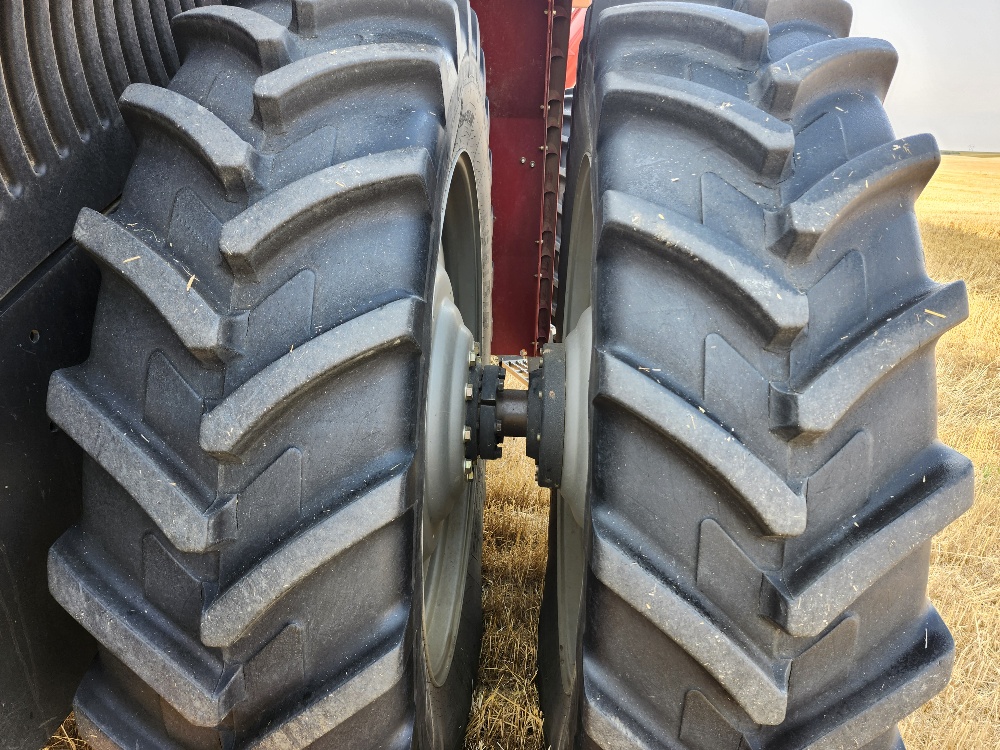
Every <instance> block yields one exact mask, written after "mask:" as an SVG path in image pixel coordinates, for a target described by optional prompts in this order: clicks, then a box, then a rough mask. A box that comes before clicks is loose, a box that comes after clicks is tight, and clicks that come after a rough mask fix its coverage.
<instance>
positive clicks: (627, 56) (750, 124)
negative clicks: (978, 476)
mask: <svg viewBox="0 0 1000 750" xmlns="http://www.w3.org/2000/svg"><path fill="white" fill-rule="evenodd" d="M712 6H725V7H710V6H709V5H704V4H694V3H690V4H685V3H667V2H632V3H617V2H613V1H610V0H605V1H604V2H597V3H595V6H594V8H593V9H592V11H591V18H590V19H589V25H588V30H587V35H586V37H585V40H584V52H583V53H582V54H581V58H580V59H581V76H580V86H579V89H578V96H577V101H576V107H575V112H574V115H575V117H574V123H573V140H572V144H571V160H570V166H569V186H568V189H567V193H566V195H567V222H566V231H567V234H568V237H567V240H566V242H565V243H564V244H563V251H564V252H563V257H564V258H565V259H566V263H567V264H569V265H570V266H571V265H572V264H573V263H583V264H584V266H581V267H583V268H586V267H587V266H586V264H588V263H589V264H592V266H591V267H592V274H576V275H574V273H573V271H572V268H569V267H567V266H564V267H563V269H562V270H561V272H560V278H561V279H564V280H568V283H570V284H572V283H573V282H572V280H573V279H574V278H584V279H588V278H592V281H593V286H592V289H590V288H588V289H587V293H592V296H591V297H590V298H589V299H590V302H591V304H592V307H591V308H590V309H591V310H592V322H593V331H594V341H593V348H592V363H591V381H590V383H591V385H590V399H589V414H590V428H589V429H590V433H589V435H590V448H589V460H590V474H589V484H588V489H587V492H586V495H587V502H586V507H585V509H584V510H583V514H584V519H583V523H584V525H583V527H582V528H583V529H584V530H585V531H584V532H583V538H584V542H582V543H581V548H582V550H583V554H584V555H585V557H584V559H585V560H586V561H587V562H586V570H585V571H584V570H583V569H582V567H583V566H581V570H580V571H579V574H580V575H581V576H585V577H584V578H583V579H582V580H583V581H584V584H583V585H584V594H583V604H582V608H580V609H579V610H573V611H575V612H578V615H579V618H580V619H579V623H580V627H579V630H578V632H579V633H581V634H582V636H581V637H580V638H578V639H577V640H576V641H575V642H562V643H560V642H559V634H560V631H559V628H558V624H557V621H556V620H557V618H556V613H557V612H558V607H559V598H558V594H559V593H561V592H556V591H555V590H554V586H553V582H554V581H556V580H557V578H558V576H557V570H558V563H559V560H558V559H557V558H558V555H557V554H556V552H557V548H556V545H555V539H556V531H555V530H554V531H553V532H552V538H553V546H552V547H551V548H550V555H549V559H550V569H549V571H548V578H547V583H548V586H547V589H546V595H545V596H546V599H545V602H544V604H543V612H542V618H541V626H540V631H541V637H540V645H539V649H540V656H539V659H540V667H539V669H540V674H539V680H540V691H541V698H542V708H543V712H544V714H545V717H546V730H547V736H548V742H549V743H550V744H551V746H552V747H553V748H556V749H557V750H559V749H561V748H569V747H574V748H598V747H599V748H606V749H609V748H688V749H690V750H737V748H740V749H742V748H759V749H764V748H767V749H768V750H772V749H777V748H781V749H783V750H785V749H789V750H790V749H791V748H796V749H802V748H813V749H818V748H867V750H890V749H892V750H898V749H899V748H902V746H903V744H902V740H901V739H900V735H899V732H898V730H897V729H896V724H897V722H898V721H899V720H900V719H902V718H903V717H904V716H906V715H907V714H908V713H910V712H911V711H913V710H914V709H916V708H917V707H918V706H920V705H921V704H922V703H924V702H925V701H927V700H928V699H930V698H931V697H932V696H933V695H935V694H936V693H937V692H938V691H940V690H941V689H942V688H943V687H944V686H945V684H946V683H947V681H948V678H949V675H950V671H951V666H952V662H953V658H954V644H953V641H952V639H951V636H950V634H949V633H948V630H947V628H946V627H945V625H944V624H943V623H942V621H941V619H940V618H939V616H938V615H937V613H936V612H935V610H934V609H933V607H931V606H930V604H929V603H928V601H927V597H926V593H925V592H926V583H927V573H928V564H929V555H930V542H931V538H932V536H933V535H934V534H936V533H937V532H939V531H941V530H942V529H943V528H944V527H945V526H946V525H947V524H948V523H950V522H951V521H953V520H954V519H956V518H957V517H958V516H959V515H961V513H963V512H964V511H965V510H966V509H967V508H968V507H969V506H970V504H971V502H972V483H973V479H972V468H971V465H970V463H969V462H968V460H967V459H965V458H964V457H962V456H960V455H958V454H956V453H955V452H953V451H951V450H950V449H948V448H946V447H944V446H943V445H941V444H940V443H939V442H937V439H936V414H935V413H936V397H935V368H934V343H935V342H936V340H937V339H938V337H939V336H940V335H941V334H943V333H944V332H945V331H947V330H948V329H950V328H951V327H952V326H954V325H957V324H958V323H959V322H961V321H962V320H963V319H964V318H965V317H967V315H968V303H967V299H966V292H965V287H964V285H963V284H962V283H955V284H950V285H947V286H943V285H939V284H935V283H934V282H932V281H931V280H930V279H929V278H928V277H927V275H926V272H925V270H924V262H923V253H922V249H921V243H920V237H919V232H918V228H917V223H916V221H915V218H914V213H913V203H914V201H915V199H916V197H917V196H918V195H919V193H920V191H921V190H922V189H923V187H924V186H925V184H926V183H927V181H928V180H929V179H930V178H931V176H932V175H933V173H934V171H935V169H936V167H937V164H938V162H939V153H938V150H937V146H936V144H935V143H934V140H933V138H931V137H930V136H918V137H915V138H910V139H901V140H896V139H895V136H894V134H893V131H892V128H891V126H890V124H889V122H888V120H887V119H886V116H885V113H884V111H883V108H882V104H881V100H882V98H883V97H884V95H885V92H886V90H887V89H888V87H889V83H890V80H891V77H892V75H893V72H894V70H895V67H896V54H895V51H894V50H893V49H892V48H891V47H890V46H889V45H887V44H885V43H883V42H880V41H876V40H871V39H847V38H844V37H846V36H847V34H848V32H849V28H850V21H851V10H850V7H849V6H848V5H847V4H846V3H844V2H842V0H823V1H812V0H810V1H806V0H771V1H770V2H767V0H730V1H723V2H718V3H713V4H712ZM588 167H589V169H588ZM588 175H589V177H588ZM587 179H589V180H590V182H589V187H590V189H591V190H592V195H593V196H594V200H593V203H592V205H591V204H589V203H588V202H587V201H586V199H585V196H586V193H587V191H586V190H585V189H584V187H585V186H586V185H585V181H586V180H587ZM574 215H575V216H576V217H577V218H576V221H574ZM581 216H582V217H583V218H580V217H581ZM591 216H593V220H594V237H595V241H594V242H593V243H585V242H583V241H582V240H580V239H577V238H574V237H573V236H572V231H573V228H574V227H580V226H586V225H587V223H588V222H589V218H590V217H591ZM577 231H578V233H579V232H580V230H579V229H577ZM582 234H583V233H581V236H582ZM567 294H569V295H573V290H572V289H570V290H568V291H567ZM581 294H583V292H581ZM581 299H586V294H583V296H582V297H581ZM581 307H582V305H581ZM567 323H569V324H570V325H572V324H573V321H572V320H569V321H567ZM557 502H564V499H563V498H562V497H561V496H560V497H559V498H558V499H557ZM556 507H557V508H558V507H559V506H558V505H557V506H556ZM557 518H558V513H557V512H556V510H554V511H553V519H554V520H555V519H557ZM558 572H559V573H560V574H564V573H566V571H565V570H562V571H558ZM574 654H576V657H577V658H576V659H575V660H574V659H573V655H574ZM564 664H569V665H573V668H572V669H570V670H569V674H570V676H569V677H568V678H567V679H563V677H562V669H561V667H562V666H563V665H564Z"/></svg>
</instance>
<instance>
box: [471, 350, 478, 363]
mask: <svg viewBox="0 0 1000 750" xmlns="http://www.w3.org/2000/svg"><path fill="white" fill-rule="evenodd" d="M477 359H478V357H476V353H475V352H469V364H470V365H475V364H476V360H477Z"/></svg>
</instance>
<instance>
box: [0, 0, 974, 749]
mask: <svg viewBox="0 0 1000 750" xmlns="http://www.w3.org/2000/svg"><path fill="white" fill-rule="evenodd" d="M851 18H852V11H851V8H850V6H849V5H848V3H846V2H844V0H711V1H707V0H703V1H701V2H697V1H690V2H665V1H662V0H594V3H593V6H592V7H590V8H589V10H588V11H586V12H584V11H583V10H582V9H578V8H576V9H575V8H573V7H572V3H571V0H506V1H505V2H500V1H499V0H492V1H491V0H231V1H227V2H218V1H217V0H6V2H5V3H4V7H3V9H2V10H0V81H2V84H3V85H2V86H0V253H2V259H3V263H2V265H0V283H2V284H3V290H2V294H0V298H2V301H0V311H2V317H0V323H2V326H0V346H2V348H0V352H2V358H0V373H2V374H0V376H2V378H3V383H4V388H3V390H2V393H3V395H2V398H3V407H4V408H3V409H2V410H0V431H2V435H3V446H4V448H3V450H4V457H3V461H2V464H0V467H2V468H0V472H2V480H3V481H2V486H3V490H2V493H3V494H2V495H0V497H2V502H0V514H2V515H0V518H2V521H3V523H2V525H0V558H2V561H0V562H2V564H0V605H2V615H3V617H2V618H0V623H2V625H0V656H2V664H3V667H2V669H0V727H2V728H3V731H2V734H0V747H3V748H8V749H10V750H14V749H16V750H35V749H37V748H38V747H40V746H41V745H42V744H43V743H44V741H45V738H46V737H48V736H49V735H50V734H51V732H52V731H53V730H54V729H55V727H56V726H58V724H59V722H60V721H61V720H62V719H63V718H64V717H65V716H66V715H67V714H68V713H69V711H70V710H71V708H72V710H73V711H75V715H76V721H77V724H78V726H79V728H80V731H81V735H82V736H83V738H84V739H85V740H86V741H87V742H88V743H89V744H90V746H91V747H92V748H93V749H94V750H125V749H126V748H128V749H134V748H141V749H142V750H147V749H156V750H167V749H170V750H180V749H185V750H187V749H190V750H209V749H211V750H243V749H246V750H251V749H252V750H302V749H304V748H317V749H318V748H336V749H337V750H363V749H367V748H392V749H399V750H402V749H403V748H421V749H422V750H456V749H457V748H460V747H462V745H463V736H464V730H465V723H466V719H467V716H468V713H469V707H470V703H471V695H472V688H473V682H474V679H475V675H476V669H477V664H478V659H479V654H480V640H481V637H482V605H481V601H482V600H481V596H482V581H481V570H480V568H481V565H480V551H481V545H482V533H483V532H482V529H483V523H482V513H483V497H484V473H483V467H484V462H485V461H488V460H490V459H494V458H497V457H498V456H500V455H501V451H502V448H503V442H504V438H506V437H524V438H526V440H525V445H526V450H527V452H528V454H529V455H530V456H532V457H533V458H534V459H535V460H536V463H537V472H538V473H537V479H538V483H539V484H540V485H541V486H543V487H546V488H549V489H550V490H551V498H552V501H551V512H550V525H549V535H550V543H549V556H548V568H547V571H546V581H545V593H544V600H543V602H542V607H541V615H540V622H539V643H538V678H537V679H538V685H539V694H540V696H541V708H542V711H543V713H544V720H545V744H546V747H551V748H554V749H555V750H568V749H570V748H580V749H590V748H593V749H596V748H603V749H604V750H612V749H616V750H617V749H624V748H648V749H649V750H653V749H657V750H660V749H663V750H665V749H667V748H670V749H675V750H681V749H683V750H741V749H745V750H751V749H752V750H778V749H779V748H780V749H782V750H793V749H795V750H804V749H805V748H810V749H812V750H819V749H820V748H826V749H831V750H832V749H839V748H851V749H852V750H854V749H858V748H864V749H865V750H902V748H903V742H902V739H901V737H900V734H899V731H898V730H897V723H898V722H899V721H900V720H901V719H903V718H904V717H905V716H906V715H907V714H909V713H910V712H912V711H914V710H915V709H917V708H918V707H919V706H921V705H922V704H923V703H925V702H926V701H928V700H929V699H930V698H931V697H932V696H934V695H935V694H936V693H937V692H939V691H940V690H942V689H943V688H944V686H945V685H946V684H947V681H948V679H949V675H950V672H951V668H952V663H953V660H954V644H953V641H952V638H951V636H950V634H949V632H948V629H947V628H946V626H945V625H944V623H943V622H942V620H941V618H940V617H939V616H938V614H937V612H936V611H935V609H934V608H933V607H932V606H931V605H930V604H929V603H928V600H927V596H926V585H927V574H928V566H929V556H930V542H931V538H932V537H933V535H935V534H936V533H938V532H940V531H941V530H942V529H943V528H944V527H945V526H946V525H947V524H948V523H950V522H951V521H953V520H954V519H956V518H957V517H958V516H959V515H960V514H961V513H963V512H964V511H965V510H966V509H967V508H968V507H969V506H970V504H971V502H972V481H973V479H972V477H973V474H972V468H971V465H970V463H969V461H968V460H967V459H965V458H964V457H963V456H961V455H959V454H957V453H955V452H954V451H952V450H950V449H948V448H946V447H945V446H943V445H942V444H941V443H940V442H938V441H937V439H936V418H935V411H936V396H935V369H934V345H935V342H936V341H937V340H938V338H939V337H940V336H941V335H942V334H943V333H945V332H946V331H947V330H949V329H950V328H951V327H953V326H955V325H957V324H958V323H960V322H961V321H962V320H963V319H964V318H965V317H967V315H968V303H967V299H966V291H965V287H964V285H963V284H961V283H954V284H949V285H942V284H937V283H935V282H933V281H931V280H930V279H929V278H928V276H927V274H926V272H925V268H924V261H923V254H922V249H921V241H920V236H919V232H918V228H917V224H916V221H915V218H914V210H913V206H914V201H915V200H916V198H917V196H918V195H919V194H920V192H921V190H922V189H923V187H924V186H925V185H926V183H927V182H928V181H929V180H930V178H931V176H932V175H933V174H934V171H935V169H936V167H937V165H938V162H939V159H940V156H939V151H938V148H937V145H936V143H935V141H934V139H933V138H932V137H931V136H927V135H920V136H915V137H909V138H899V137H897V135H896V134H895V133H894V131H893V129H892V126H891V124H890V123H889V121H888V119H887V117H886V114H885V111H884V109H883V105H882V101H883V99H884V97H885V95H886V92H887V90H888V88H889V85H890V82H891V80H892V76H893V73H894V70H895V67H896V63H897V55H896V52H895V51H894V50H893V48H892V47H891V46H890V45H889V44H888V43H885V42H882V41H879V40H874V39H863V38H852V37H850V35H849V32H850V26H851ZM567 88H570V89H571V91H570V94H571V95H567V93H566V90H567ZM510 357H514V358H519V357H524V358H527V360H528V366H527V370H528V372H527V376H526V381H527V389H526V390H524V389H518V388H515V387H513V385H512V383H511V382H510V381H509V380H508V378H507V376H506V369H505V366H504V365H505V363H506V362H507V360H508V359H509V358H510ZM508 450H510V447H509V445H508Z"/></svg>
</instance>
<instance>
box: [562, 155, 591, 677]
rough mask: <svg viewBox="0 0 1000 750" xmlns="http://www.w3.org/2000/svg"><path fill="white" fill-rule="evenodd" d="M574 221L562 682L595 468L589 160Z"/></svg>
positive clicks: (577, 610) (573, 651)
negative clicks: (592, 467) (592, 464)
mask: <svg viewBox="0 0 1000 750" xmlns="http://www.w3.org/2000/svg"><path fill="white" fill-rule="evenodd" d="M577 186H578V187H577V192H576V196H575V200H574V211H573V223H572V225H571V227H570V236H569V247H568V249H567V252H568V262H567V274H566V276H567V278H566V295H565V298H564V300H563V305H564V307H565V312H564V317H563V320H564V321H565V325H566V329H565V331H564V336H563V340H564V341H565V343H566V434H565V441H564V449H563V477H564V479H563V482H562V486H561V487H560V489H559V491H558V493H557V495H556V503H557V505H556V513H555V520H556V556H557V564H556V578H557V582H556V601H557V619H558V626H559V644H560V648H559V657H560V658H559V661H560V666H561V671H562V681H563V685H564V686H566V687H567V688H570V687H571V686H572V685H573V684H574V683H575V681H576V674H577V648H578V640H579V636H580V615H581V612H582V609H583V593H584V582H585V580H586V570H587V563H586V549H585V543H586V535H585V533H584V530H585V528H586V526H585V524H586V504H587V485H588V477H589V468H590V415H589V402H590V363H591V351H592V349H593V308H592V306H591V305H592V298H593V288H592V287H593V281H592V279H593V268H594V262H593V252H594V205H593V194H592V192H591V185H590V160H589V158H584V161H583V163H582V164H581V167H580V175H579V179H578V182H577Z"/></svg>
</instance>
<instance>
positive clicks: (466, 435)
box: [462, 427, 472, 442]
mask: <svg viewBox="0 0 1000 750" xmlns="http://www.w3.org/2000/svg"><path fill="white" fill-rule="evenodd" d="M462 440H464V441H465V442H469V441H470V440H472V428H471V427H465V428H463V430H462Z"/></svg>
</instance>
